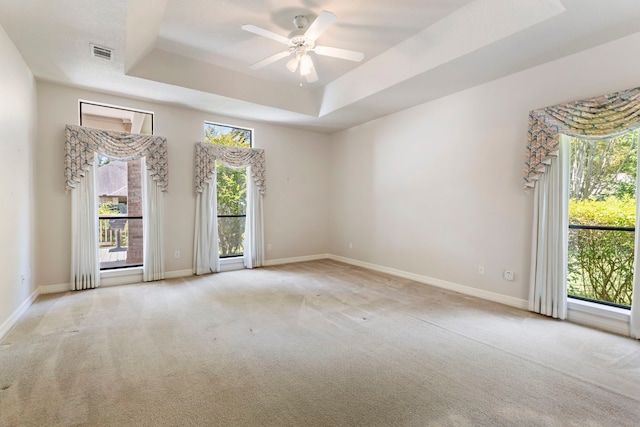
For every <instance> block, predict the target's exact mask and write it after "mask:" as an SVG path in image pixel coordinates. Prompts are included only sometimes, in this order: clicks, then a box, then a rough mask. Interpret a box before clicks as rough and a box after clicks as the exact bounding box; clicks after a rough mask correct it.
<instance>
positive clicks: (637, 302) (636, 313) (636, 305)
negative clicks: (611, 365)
mask: <svg viewBox="0 0 640 427" xmlns="http://www.w3.org/2000/svg"><path fill="white" fill-rule="evenodd" d="M636 168H637V170H640V156H638V163H637V166H636ZM639 191H640V174H638V177H637V178H636V233H635V245H634V255H633V258H634V261H633V291H632V292H633V293H632V294H631V295H632V298H631V316H630V317H631V318H630V319H629V335H631V337H632V338H636V339H640V263H639V262H638V256H640V247H639V246H640V201H639V200H638V192H639Z"/></svg>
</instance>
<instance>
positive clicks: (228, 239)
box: [204, 123, 251, 257]
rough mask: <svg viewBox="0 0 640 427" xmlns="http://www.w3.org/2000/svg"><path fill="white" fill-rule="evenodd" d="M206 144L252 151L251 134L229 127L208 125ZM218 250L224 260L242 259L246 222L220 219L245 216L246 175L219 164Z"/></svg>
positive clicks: (242, 170) (242, 171)
mask: <svg viewBox="0 0 640 427" xmlns="http://www.w3.org/2000/svg"><path fill="white" fill-rule="evenodd" d="M204 141H205V142H209V143H212V144H220V145H227V146H235V147H246V148H250V147H251V131H250V130H247V129H239V128H233V127H228V126H221V125H213V124H208V123H207V124H205V131H204ZM216 185H217V201H218V202H217V207H218V246H219V254H220V256H221V257H225V256H227V257H228V256H240V255H242V253H243V251H244V247H243V244H244V226H245V218H244V216H241V217H231V218H228V217H227V218H225V217H222V218H220V216H221V215H246V213H247V172H246V169H245V168H242V169H233V168H230V167H227V166H224V165H223V164H221V163H219V162H218V163H217V164H216Z"/></svg>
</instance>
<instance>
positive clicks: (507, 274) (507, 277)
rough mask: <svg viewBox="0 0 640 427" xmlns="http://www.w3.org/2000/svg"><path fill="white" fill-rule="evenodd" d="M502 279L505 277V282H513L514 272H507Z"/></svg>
mask: <svg viewBox="0 0 640 427" xmlns="http://www.w3.org/2000/svg"><path fill="white" fill-rule="evenodd" d="M502 277H504V280H509V281H512V280H513V271H511V270H505V271H504V273H503V274H502Z"/></svg>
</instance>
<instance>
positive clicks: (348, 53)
mask: <svg viewBox="0 0 640 427" xmlns="http://www.w3.org/2000/svg"><path fill="white" fill-rule="evenodd" d="M313 51H314V52H315V53H317V54H318V55H324V56H332V57H334V58H340V59H346V60H348V61H355V62H360V61H362V60H363V59H364V53H362V52H356V51H354V50H347V49H340V48H337V47H329V46H316V47H314V48H313Z"/></svg>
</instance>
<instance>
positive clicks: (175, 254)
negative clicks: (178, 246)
mask: <svg viewBox="0 0 640 427" xmlns="http://www.w3.org/2000/svg"><path fill="white" fill-rule="evenodd" d="M173 256H174V257H175V258H176V259H179V258H180V251H175V253H174V254H173Z"/></svg>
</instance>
